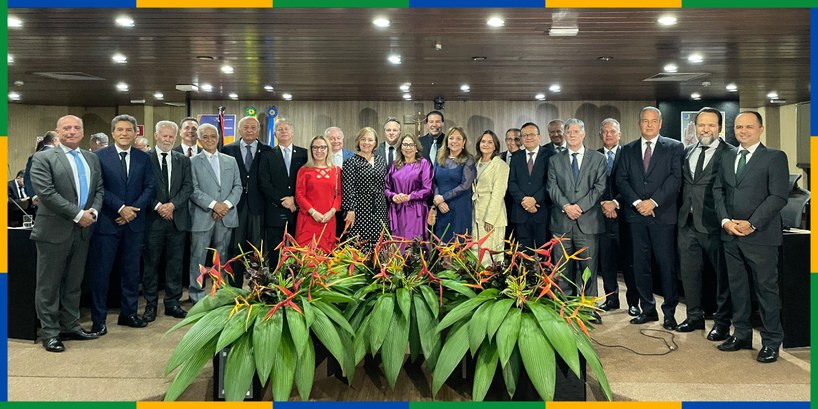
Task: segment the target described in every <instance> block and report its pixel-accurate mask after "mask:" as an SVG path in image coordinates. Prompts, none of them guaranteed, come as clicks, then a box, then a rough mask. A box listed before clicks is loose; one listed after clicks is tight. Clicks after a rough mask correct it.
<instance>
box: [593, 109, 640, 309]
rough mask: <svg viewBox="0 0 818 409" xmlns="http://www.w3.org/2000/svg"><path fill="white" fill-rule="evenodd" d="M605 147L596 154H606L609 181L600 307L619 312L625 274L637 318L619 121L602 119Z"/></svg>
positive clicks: (601, 251)
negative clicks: (620, 176) (619, 182)
mask: <svg viewBox="0 0 818 409" xmlns="http://www.w3.org/2000/svg"><path fill="white" fill-rule="evenodd" d="M599 136H600V138H601V139H602V145H603V147H602V148H599V149H598V150H597V151H598V152H599V153H601V154H603V155H605V164H606V171H605V173H606V174H607V175H608V176H607V179H606V185H605V192H604V193H603V194H602V199H601V200H600V202H599V204H600V207H601V208H602V214H603V216H605V232H604V233H602V234H600V236H599V263H598V264H597V265H598V266H599V270H598V271H599V274H600V275H601V276H602V286H603V290H604V291H605V294H607V295H608V296H607V299H606V300H605V302H604V303H602V305H600V306H599V308H600V309H602V310H603V311H610V310H616V309H619V280H618V279H617V271H622V277H623V278H624V279H625V288H626V290H625V299H626V300H627V301H628V315H630V316H632V317H635V316H637V315H639V314H641V313H642V310H640V309H639V291H637V289H636V279H635V278H634V276H633V261H632V258H633V254H632V250H631V239H630V236H629V234H628V224H627V223H625V221H624V220H622V219H623V217H622V216H621V211H620V206H619V202H620V201H621V200H622V197H621V195H620V194H619V192H618V191H617V189H616V166H617V164H618V162H619V161H620V158H621V152H622V147H621V146H619V141H620V139H621V138H622V131H621V128H620V125H619V121H617V120H616V119H614V118H606V119H604V120H602V125H601V126H600V129H599Z"/></svg>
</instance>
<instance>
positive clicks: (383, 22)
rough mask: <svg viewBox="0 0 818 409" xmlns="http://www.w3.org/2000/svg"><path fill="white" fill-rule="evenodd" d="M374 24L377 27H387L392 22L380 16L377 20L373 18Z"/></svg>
mask: <svg viewBox="0 0 818 409" xmlns="http://www.w3.org/2000/svg"><path fill="white" fill-rule="evenodd" d="M372 24H374V25H375V26H376V27H380V28H386V27H389V25H390V24H392V23H391V22H390V21H389V20H388V19H386V18H384V17H378V18H376V19H375V20H372Z"/></svg>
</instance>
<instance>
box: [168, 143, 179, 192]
mask: <svg viewBox="0 0 818 409" xmlns="http://www.w3.org/2000/svg"><path fill="white" fill-rule="evenodd" d="M170 160H171V163H172V165H171V166H172V167H171V168H170V188H168V194H170V192H174V191H175V189H176V188H177V186H179V184H180V183H182V179H181V178H182V175H181V174H180V173H179V172H181V171H182V159H180V158H179V155H174V154H172V153H171V154H170Z"/></svg>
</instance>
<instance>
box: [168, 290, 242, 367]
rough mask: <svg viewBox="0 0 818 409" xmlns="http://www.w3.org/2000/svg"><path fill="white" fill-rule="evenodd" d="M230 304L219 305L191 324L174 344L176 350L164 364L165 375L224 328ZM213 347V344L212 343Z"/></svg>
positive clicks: (230, 307) (230, 308)
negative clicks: (177, 343)
mask: <svg viewBox="0 0 818 409" xmlns="http://www.w3.org/2000/svg"><path fill="white" fill-rule="evenodd" d="M232 309H233V307H232V306H229V305H228V306H224V307H219V308H217V309H215V310H212V311H210V312H208V313H207V315H205V316H204V317H202V318H201V319H200V320H199V321H197V322H196V324H193V326H192V327H190V330H188V332H187V334H185V336H184V337H182V340H181V341H179V345H176V350H174V351H173V355H171V357H170V359H169V360H168V364H167V366H165V375H167V374H169V373H171V372H172V371H173V370H174V369H176V368H177V367H178V366H179V365H181V364H182V363H183V362H185V361H187V360H188V359H190V357H192V356H193V355H195V354H196V353H197V352H199V350H201V349H202V347H204V346H205V345H206V344H207V343H208V342H209V341H210V340H211V339H213V338H215V337H216V336H217V335H218V334H219V333H220V332H221V331H222V329H223V328H224V325H225V324H226V323H227V316H228V315H229V314H230V310H232ZM214 348H215V344H214Z"/></svg>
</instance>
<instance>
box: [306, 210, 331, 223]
mask: <svg viewBox="0 0 818 409" xmlns="http://www.w3.org/2000/svg"><path fill="white" fill-rule="evenodd" d="M310 216H312V219H313V220H315V221H316V222H318V223H327V222H329V221H330V219H332V217H333V216H335V208H332V209H329V211H328V212H326V213H324V214H321V213H320V212H319V211H317V210H315V209H311V210H310Z"/></svg>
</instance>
